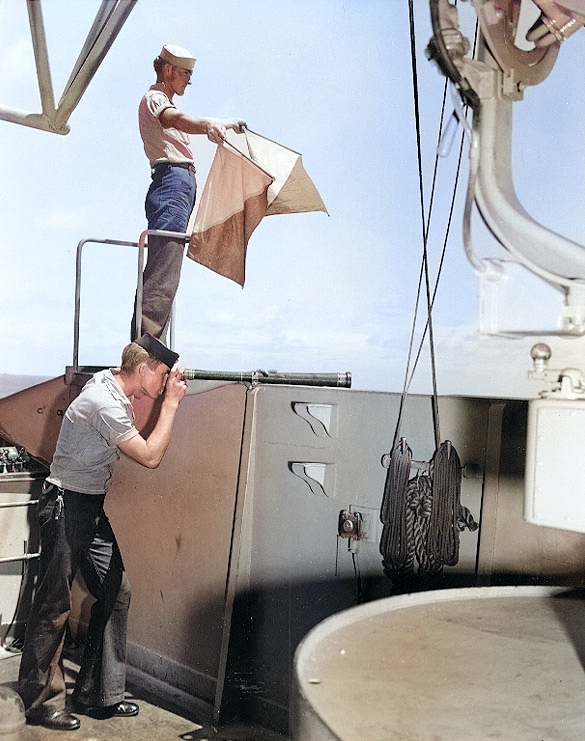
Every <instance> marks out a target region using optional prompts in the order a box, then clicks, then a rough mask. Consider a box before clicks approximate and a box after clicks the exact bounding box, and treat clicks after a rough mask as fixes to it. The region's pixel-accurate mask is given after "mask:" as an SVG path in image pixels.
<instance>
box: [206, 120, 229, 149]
mask: <svg viewBox="0 0 585 741" xmlns="http://www.w3.org/2000/svg"><path fill="white" fill-rule="evenodd" d="M225 134H226V127H225V125H224V123H223V121H217V120H215V121H210V122H209V124H208V126H207V138H208V139H209V141H210V142H213V143H214V144H221V142H222V141H225Z"/></svg>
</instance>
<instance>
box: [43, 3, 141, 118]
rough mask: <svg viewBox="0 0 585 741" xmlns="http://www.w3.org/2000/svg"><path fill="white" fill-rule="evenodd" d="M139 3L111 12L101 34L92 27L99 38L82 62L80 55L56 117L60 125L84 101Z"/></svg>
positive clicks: (120, 7) (103, 6)
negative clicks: (88, 89)
mask: <svg viewBox="0 0 585 741" xmlns="http://www.w3.org/2000/svg"><path fill="white" fill-rule="evenodd" d="M111 2H112V0H105V2H104V3H103V4H102V8H105V6H106V5H109V4H111ZM136 2H137V0H124V1H123V2H121V3H119V4H118V5H117V6H116V7H115V8H114V10H113V11H112V12H111V14H110V16H109V18H108V19H107V21H106V23H105V24H103V27H102V28H101V30H100V32H99V34H97V33H96V30H94V29H93V28H92V31H91V32H90V33H92V34H94V35H95V41H94V42H93V43H91V48H90V49H88V50H87V51H86V46H87V45H88V44H87V42H86V46H84V48H83V50H82V54H83V55H86V56H85V58H84V59H82V58H81V55H80V57H79V59H78V61H77V63H76V67H75V68H74V70H76V71H75V72H74V75H72V77H71V78H70V80H69V82H68V83H67V87H66V89H65V91H64V93H63V95H62V96H61V100H60V101H59V108H58V110H57V116H56V122H57V125H58V126H63V125H65V124H66V123H67V120H68V119H69V116H70V115H71V113H72V112H73V111H74V110H75V107H76V106H77V104H78V103H79V101H80V100H81V98H82V96H83V94H84V92H85V91H86V89H87V87H88V85H89V83H90V82H91V80H92V79H93V76H94V75H95V73H96V72H97V70H98V68H99V66H100V64H101V63H102V61H103V60H104V58H105V56H106V54H107V53H108V51H109V49H110V47H111V46H112V44H113V43H114V41H115V40H116V37H117V36H118V34H119V33H120V30H121V29H122V26H123V25H124V23H125V22H126V20H127V18H128V16H129V15H130V13H131V12H132V10H133V9H134V6H135V4H136ZM98 13H99V12H98ZM96 23H97V18H96ZM95 25H96V24H94V26H95ZM89 41H90V38H89V37H88V42H89Z"/></svg>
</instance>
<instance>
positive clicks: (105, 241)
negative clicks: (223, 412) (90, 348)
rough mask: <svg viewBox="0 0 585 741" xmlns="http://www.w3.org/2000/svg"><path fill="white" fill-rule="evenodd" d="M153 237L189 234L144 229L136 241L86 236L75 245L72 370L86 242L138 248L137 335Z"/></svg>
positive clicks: (76, 350) (76, 355)
mask: <svg viewBox="0 0 585 741" xmlns="http://www.w3.org/2000/svg"><path fill="white" fill-rule="evenodd" d="M149 236H153V237H172V238H174V239H177V240H179V241H182V242H187V241H188V240H189V235H188V234H185V233H184V232H169V231H165V230H162V229H145V230H144V231H143V232H142V234H141V235H140V238H139V240H138V242H127V241H125V240H122V239H94V238H92V237H88V238H87V239H82V240H81V241H80V242H79V244H78V245H77V252H76V257H75V311H74V318H73V371H77V369H78V368H79V317H80V314H81V258H82V253H83V248H84V246H85V245H86V244H88V243H93V244H111V245H119V246H121V247H137V248H138V266H137V273H138V274H137V279H136V335H137V336H138V337H139V336H140V335H141V334H142V292H143V279H142V274H143V270H144V249H145V246H147V238H148V237H149ZM173 316H174V308H173V311H172V312H171V320H170V324H169V343H168V344H169V347H170V348H171V349H173V347H174V344H175V342H174V340H175V337H174V326H173Z"/></svg>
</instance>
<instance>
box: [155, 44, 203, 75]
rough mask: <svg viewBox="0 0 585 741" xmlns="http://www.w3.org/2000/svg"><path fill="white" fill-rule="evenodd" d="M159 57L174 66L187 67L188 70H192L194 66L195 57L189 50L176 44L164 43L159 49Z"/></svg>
mask: <svg viewBox="0 0 585 741" xmlns="http://www.w3.org/2000/svg"><path fill="white" fill-rule="evenodd" d="M159 57H160V58H161V59H163V60H164V61H165V62H168V63H169V64H172V65H174V66H175V67H180V68H181V69H188V70H189V71H192V70H193V67H194V66H195V57H194V56H193V55H192V54H191V52H190V51H187V49H183V47H182V46H178V45H177V44H165V45H164V46H163V48H162V49H161V52H160V54H159Z"/></svg>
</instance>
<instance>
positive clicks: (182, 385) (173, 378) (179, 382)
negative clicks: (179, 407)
mask: <svg viewBox="0 0 585 741" xmlns="http://www.w3.org/2000/svg"><path fill="white" fill-rule="evenodd" d="M188 386H189V384H188V383H187V381H185V379H184V378H183V369H182V368H179V369H177V370H172V371H171V372H170V373H169V377H168V378H167V385H166V388H165V399H168V400H169V401H174V402H176V403H177V404H178V403H179V402H180V401H181V399H182V398H183V396H185V393H186V392H187V388H188Z"/></svg>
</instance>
